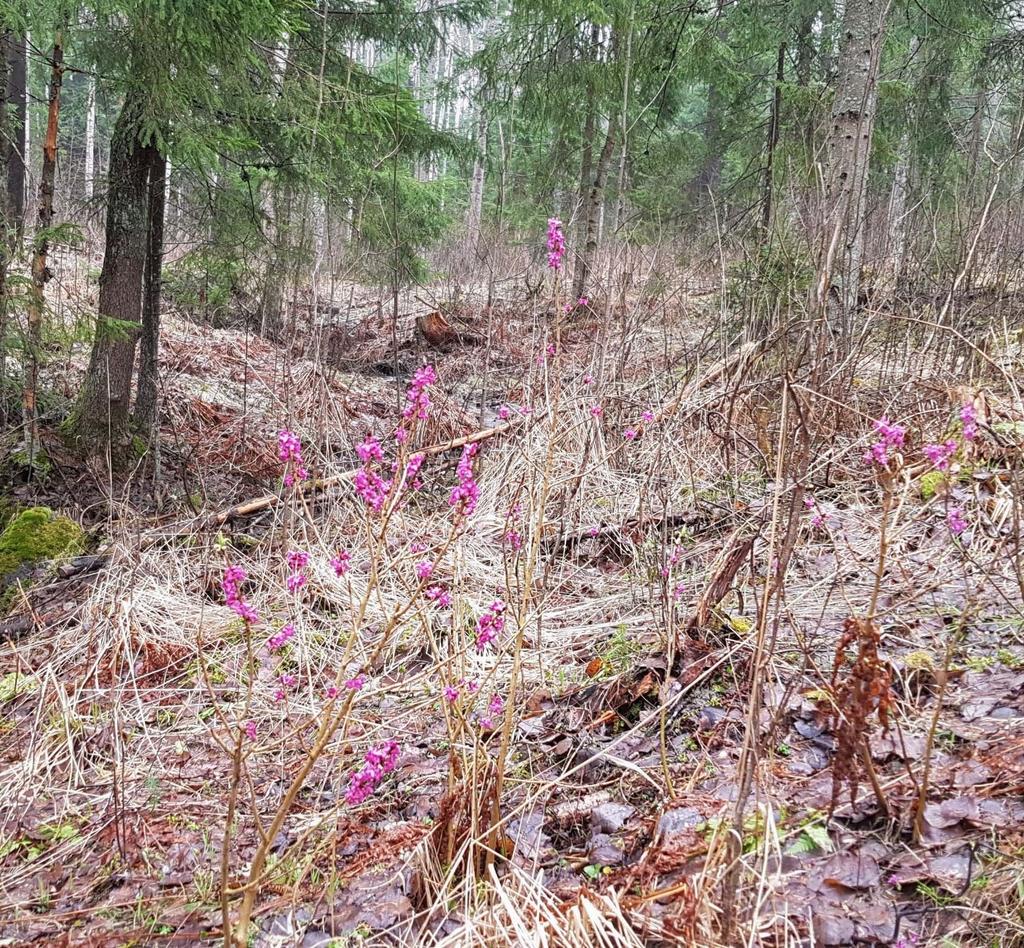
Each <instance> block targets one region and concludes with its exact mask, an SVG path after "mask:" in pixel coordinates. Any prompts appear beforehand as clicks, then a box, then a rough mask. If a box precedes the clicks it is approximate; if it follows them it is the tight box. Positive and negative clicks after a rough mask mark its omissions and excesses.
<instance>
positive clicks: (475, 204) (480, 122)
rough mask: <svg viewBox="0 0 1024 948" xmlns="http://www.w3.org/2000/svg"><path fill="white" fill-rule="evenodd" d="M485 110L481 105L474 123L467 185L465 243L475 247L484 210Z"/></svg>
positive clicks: (485, 166)
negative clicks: (474, 136)
mask: <svg viewBox="0 0 1024 948" xmlns="http://www.w3.org/2000/svg"><path fill="white" fill-rule="evenodd" d="M486 162H487V112H486V110H485V109H484V107H483V105H481V106H480V114H479V116H478V117H477V125H476V157H475V158H474V159H473V176H472V178H471V179H470V185H469V212H468V213H467V215H466V244H467V246H468V247H470V248H474V249H475V248H476V246H477V244H478V243H479V241H480V224H481V222H482V220H483V210H484V175H485V174H486V171H487V163H486Z"/></svg>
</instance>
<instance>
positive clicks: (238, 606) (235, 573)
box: [220, 566, 260, 625]
mask: <svg viewBox="0 0 1024 948" xmlns="http://www.w3.org/2000/svg"><path fill="white" fill-rule="evenodd" d="M246 578H247V577H246V572H245V570H244V569H242V567H241V566H229V567H228V568H227V569H226V570H225V571H224V578H223V579H222V580H221V583H220V587H221V590H222V591H223V592H224V602H225V603H226V604H227V606H228V608H229V609H231V610H232V611H234V612H235V613H237V614H238V615H239V616H241V617H242V621H243V622H245V623H246V624H247V625H251V624H252V623H253V622H258V621H259V618H260V616H259V613H258V612H257V611H256V610H255V609H254V608H253V607H252V606H250V605H249V603H247V602H246V601H245V600H244V599H243V598H242V596H241V594H240V593H239V591H238V587H239V586H241V584H242V583H244V582H245V580H246Z"/></svg>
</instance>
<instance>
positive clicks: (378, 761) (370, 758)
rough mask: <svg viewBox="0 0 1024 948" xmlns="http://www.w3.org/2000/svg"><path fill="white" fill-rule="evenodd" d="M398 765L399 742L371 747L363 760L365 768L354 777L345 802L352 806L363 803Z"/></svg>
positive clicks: (388, 742) (386, 742) (387, 742)
mask: <svg viewBox="0 0 1024 948" xmlns="http://www.w3.org/2000/svg"><path fill="white" fill-rule="evenodd" d="M397 763H398V742H397V741H385V742H384V743H383V744H378V745H377V746H376V747H371V748H370V749H369V750H368V751H367V752H366V755H365V757H364V758H363V766H362V768H361V769H360V770H359V771H357V773H356V774H355V776H353V777H352V783H351V784H350V785H349V788H348V791H347V792H346V794H345V802H346V803H348V804H349V805H350V806H358V805H359V804H360V803H363V802H364V801H365V800H366V798H367V797H369V796H370V795H371V794H372V793H373V792H374V791H375V790H376V789H377V787H378V785H379V784H380V782H381V780H383V779H384V776H385V774H389V773H391V771H392V770H394V769H395V765H396V764H397Z"/></svg>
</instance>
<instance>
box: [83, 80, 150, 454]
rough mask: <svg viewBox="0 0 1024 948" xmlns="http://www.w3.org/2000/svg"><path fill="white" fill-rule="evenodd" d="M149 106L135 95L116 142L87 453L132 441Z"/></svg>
mask: <svg viewBox="0 0 1024 948" xmlns="http://www.w3.org/2000/svg"><path fill="white" fill-rule="evenodd" d="M142 110H143V104H142V99H141V96H139V95H138V94H137V93H135V92H129V94H128V98H127V99H126V100H125V103H124V105H123V106H122V108H121V114H120V115H119V116H118V118H117V122H116V124H115V125H114V132H113V135H112V136H111V141H110V171H109V173H108V176H107V177H108V186H107V223H106V234H105V248H104V253H103V269H102V270H101V272H100V293H99V314H98V316H97V319H96V337H95V339H94V340H93V346H92V355H91V357H90V359H89V368H88V371H87V372H86V375H85V381H84V383H83V386H82V394H81V397H80V400H79V404H78V409H77V413H76V418H75V430H76V433H77V434H78V436H79V438H80V439H81V440H82V443H83V445H84V446H85V447H86V448H87V449H88V450H100V449H102V448H104V447H108V446H109V447H110V448H111V449H112V450H113V451H114V452H115V453H116V452H119V450H120V449H121V448H122V447H123V446H124V445H125V444H126V443H127V441H128V435H129V430H128V421H129V414H128V410H129V403H130V400H131V383H132V369H133V364H134V362H135V344H136V342H137V340H138V335H139V324H140V320H141V316H142V280H143V274H144V272H145V269H146V230H147V228H146V209H147V204H148V193H147V182H148V179H149V170H150V149H148V148H145V147H143V145H142V143H141V141H140V140H139V132H140V128H141V123H142V118H143V115H142Z"/></svg>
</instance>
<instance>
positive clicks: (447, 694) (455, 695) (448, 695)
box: [441, 685, 459, 704]
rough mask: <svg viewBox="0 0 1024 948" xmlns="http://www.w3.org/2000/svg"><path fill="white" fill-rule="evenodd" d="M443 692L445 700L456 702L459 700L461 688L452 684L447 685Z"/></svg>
mask: <svg viewBox="0 0 1024 948" xmlns="http://www.w3.org/2000/svg"><path fill="white" fill-rule="evenodd" d="M441 694H442V695H443V696H444V700H445V701H447V702H448V703H449V704H455V702H456V701H458V700H459V689H458V688H453V687H452V686H451V685H445V686H444V690H443V691H442V692H441Z"/></svg>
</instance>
